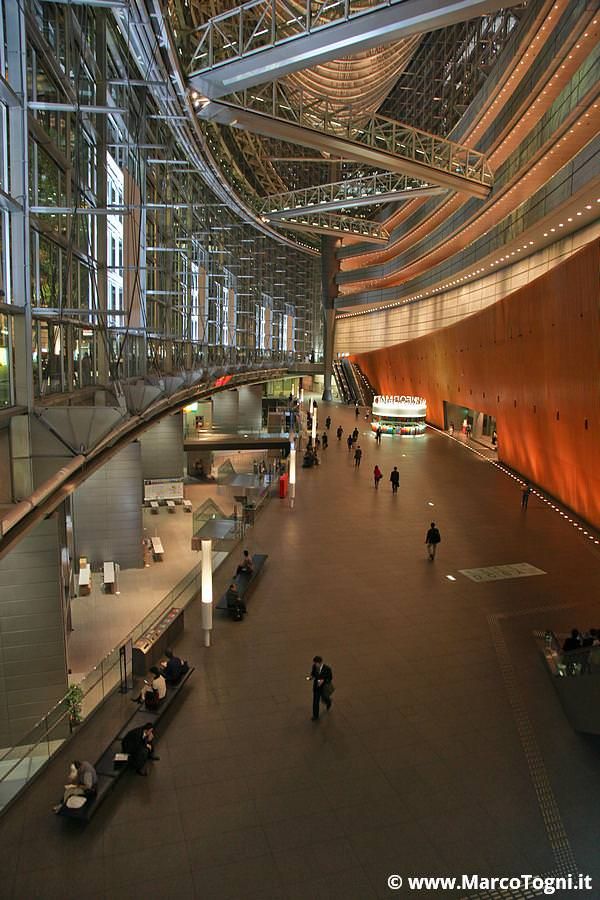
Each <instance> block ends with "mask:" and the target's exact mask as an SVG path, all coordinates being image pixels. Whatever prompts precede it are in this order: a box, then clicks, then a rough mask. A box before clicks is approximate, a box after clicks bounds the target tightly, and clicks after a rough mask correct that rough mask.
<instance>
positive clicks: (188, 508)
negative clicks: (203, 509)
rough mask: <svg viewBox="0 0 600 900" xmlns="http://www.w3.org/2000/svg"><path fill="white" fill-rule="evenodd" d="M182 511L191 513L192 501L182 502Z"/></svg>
mask: <svg viewBox="0 0 600 900" xmlns="http://www.w3.org/2000/svg"><path fill="white" fill-rule="evenodd" d="M183 511H184V512H189V513H191V511H192V501H191V500H184V501H183Z"/></svg>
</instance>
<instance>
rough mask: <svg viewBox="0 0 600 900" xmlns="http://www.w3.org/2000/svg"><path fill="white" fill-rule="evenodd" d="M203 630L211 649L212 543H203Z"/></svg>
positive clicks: (206, 644)
mask: <svg viewBox="0 0 600 900" xmlns="http://www.w3.org/2000/svg"><path fill="white" fill-rule="evenodd" d="M201 543H202V629H203V631H204V646H205V647H210V633H211V631H212V600H213V590H212V541H202V542H201Z"/></svg>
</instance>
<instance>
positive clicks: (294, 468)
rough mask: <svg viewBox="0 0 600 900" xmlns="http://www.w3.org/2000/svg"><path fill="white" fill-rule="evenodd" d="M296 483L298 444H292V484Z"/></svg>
mask: <svg viewBox="0 0 600 900" xmlns="http://www.w3.org/2000/svg"><path fill="white" fill-rule="evenodd" d="M292 484H296V444H295V443H294V442H293V441H292V443H291V446H290V485H292Z"/></svg>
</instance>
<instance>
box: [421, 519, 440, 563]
mask: <svg viewBox="0 0 600 900" xmlns="http://www.w3.org/2000/svg"><path fill="white" fill-rule="evenodd" d="M440 541H441V537H440V531H439V528H436V525H435V522H432V523H431V525H430V527H429V531H428V532H427V534H426V536H425V543H426V544H427V552H428V553H429V559H431V560H432V561H433V560H434V559H435V551H436V550H437V545H438V544H439V542H440Z"/></svg>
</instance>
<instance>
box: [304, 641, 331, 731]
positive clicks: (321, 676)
mask: <svg viewBox="0 0 600 900" xmlns="http://www.w3.org/2000/svg"><path fill="white" fill-rule="evenodd" d="M306 680H307V681H312V683H313V708H312V713H313V714H312V720H313V722H316V721H317V719H318V718H319V706H320V704H321V703H324V704H325V706H326V707H327V709H331V695H332V694H333V691H334V687H333V684H332V681H333V672H332V670H331V667H330V666H328V665H326V664H325V663H324V662H323V657H322V656H315V657H313V664H312V669H311V670H310V675H307V676H306Z"/></svg>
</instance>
